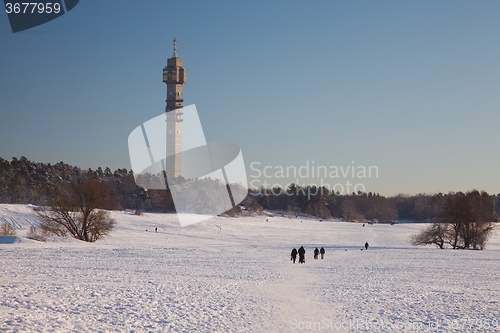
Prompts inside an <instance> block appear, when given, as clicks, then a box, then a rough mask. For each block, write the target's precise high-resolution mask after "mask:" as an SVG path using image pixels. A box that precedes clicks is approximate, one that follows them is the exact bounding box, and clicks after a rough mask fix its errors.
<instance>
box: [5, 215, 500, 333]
mask: <svg viewBox="0 0 500 333" xmlns="http://www.w3.org/2000/svg"><path fill="white" fill-rule="evenodd" d="M112 215H113V217H114V218H115V219H116V221H117V222H118V224H117V227H116V230H115V231H114V232H113V233H112V235H111V236H110V237H108V238H106V239H104V240H102V241H98V242H97V243H94V244H87V243H83V242H80V241H76V240H62V239H52V240H51V241H49V242H45V243H41V242H36V241H31V240H28V239H26V238H24V237H19V238H0V332H4V331H5V332H314V331H316V332H323V331H332V332H371V331H377V332H401V331H405V332H419V331H422V332H423V331H428V332H430V331H433V332H499V331H500V303H499V302H500V235H499V233H497V234H495V235H494V236H493V237H492V238H491V240H490V242H489V243H488V245H487V249H486V250H485V251H453V250H439V249H436V248H433V247H413V246H411V245H410V244H409V241H408V239H409V236H410V235H412V234H414V233H415V232H417V231H418V230H419V229H421V228H422V225H418V224H399V225H392V226H391V225H366V226H365V227H362V226H361V225H360V224H354V223H341V222H319V221H313V220H303V222H301V220H300V219H289V218H283V217H274V218H269V222H266V218H265V217H255V218H239V219H231V218H213V219H210V220H208V221H205V222H202V223H199V224H195V225H191V226H188V227H185V228H181V227H180V226H179V224H178V223H177V221H176V218H175V216H174V215H166V214H147V213H145V214H144V215H143V216H135V215H131V214H129V213H126V212H113V213H112ZM2 219H6V220H8V221H9V222H12V221H14V222H15V223H16V226H17V227H18V228H19V229H18V234H19V235H21V236H23V235H25V234H26V232H27V230H28V229H29V226H30V223H32V222H33V221H34V220H35V217H34V216H33V215H32V213H31V208H30V207H27V206H22V205H0V222H1V221H2ZM155 227H158V233H154V228H155ZM146 229H147V230H148V231H146ZM365 241H368V242H369V243H370V248H369V250H368V251H361V250H360V249H361V247H362V245H363V244H364V243H365ZM300 245H303V246H304V247H305V248H306V251H307V253H306V264H305V265H299V264H295V265H293V264H292V263H291V262H290V257H289V253H290V251H291V249H292V248H293V247H297V248H298V247H299V246H300ZM316 246H318V247H320V246H325V248H326V255H325V259H324V260H313V259H312V252H313V249H314V248H315V247H316ZM487 326H488V327H487ZM493 326H495V327H493Z"/></svg>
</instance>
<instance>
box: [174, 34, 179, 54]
mask: <svg viewBox="0 0 500 333" xmlns="http://www.w3.org/2000/svg"><path fill="white" fill-rule="evenodd" d="M178 55H179V54H178V46H177V39H176V38H174V54H173V56H174V58H177V56H178Z"/></svg>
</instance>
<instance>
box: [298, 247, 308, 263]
mask: <svg viewBox="0 0 500 333" xmlns="http://www.w3.org/2000/svg"><path fill="white" fill-rule="evenodd" d="M298 252H299V264H305V263H306V249H304V247H303V246H301V247H300V248H299V251H298Z"/></svg>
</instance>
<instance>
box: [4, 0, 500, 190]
mask: <svg viewBox="0 0 500 333" xmlns="http://www.w3.org/2000/svg"><path fill="white" fill-rule="evenodd" d="M499 17H500V2H498V1H483V2H480V3H476V2H470V1H439V2H435V1H413V2H396V1H378V2H374V1H343V2H332V1H314V2H305V1H276V2H272V3H270V2H267V1H252V2H234V1H217V2H215V1H214V2H211V1H210V2H209V1H198V2H195V1H190V2H182V1H159V0H156V1H148V2H137V1H119V2H118V1H92V0H86V1H80V3H79V4H78V6H77V7H75V8H74V9H73V10H72V11H71V12H69V13H68V14H66V15H64V16H62V17H61V18H59V19H56V20H54V21H51V22H49V23H47V24H44V25H42V26H39V27H36V28H33V29H30V30H28V31H25V32H20V33H16V34H13V33H12V32H11V30H10V26H9V23H8V19H7V15H6V14H0V43H1V48H0V156H1V157H3V158H6V159H10V158H11V157H14V156H15V157H20V156H26V157H27V158H29V159H31V160H35V161H40V162H51V163H56V162H58V161H61V160H62V161H64V162H66V163H69V164H73V165H78V166H80V167H82V168H88V167H92V168H97V167H98V166H102V167H106V166H109V167H110V168H112V169H116V168H127V169H130V161H129V156H128V148H127V137H128V135H129V133H130V132H131V131H132V130H133V129H134V128H135V127H137V126H138V125H140V124H141V123H143V122H144V121H146V120H149V119H151V118H153V117H155V116H157V115H159V114H161V113H162V112H163V110H164V107H165V90H166V88H165V85H164V84H163V83H162V77H161V75H162V68H163V66H164V65H165V64H166V59H167V58H168V57H170V56H171V54H172V39H173V38H174V37H176V38H177V39H178V40H179V56H180V57H182V58H183V60H184V65H185V67H186V68H187V70H188V82H187V84H186V85H185V86H184V99H185V105H189V104H196V106H197V109H198V112H199V115H200V118H201V121H202V124H203V127H204V131H205V134H206V137H207V140H208V141H229V142H234V143H237V144H239V145H240V146H241V148H242V151H243V156H244V159H245V162H246V164H247V166H249V165H250V163H252V162H258V163H260V164H259V165H260V168H261V169H262V168H263V167H264V166H272V167H273V168H274V167H276V166H296V167H300V166H302V165H305V164H306V163H307V161H309V163H312V161H314V163H315V165H317V166H318V165H323V166H327V167H330V166H344V167H346V166H349V165H356V166H377V167H378V169H379V176H378V178H376V179H373V178H372V179H361V180H360V179H358V180H356V179H355V180H353V181H354V182H358V183H359V182H362V183H363V184H364V185H365V188H366V190H367V191H374V192H380V193H381V194H385V195H394V194H397V193H410V194H414V193H419V192H427V193H433V192H438V191H443V192H447V191H458V190H469V189H473V188H477V189H484V190H487V191H489V192H492V193H498V192H500V173H499V169H500V154H499V142H500V134H499V133H500V131H499V124H500V112H499V111H500V110H499V109H500V93H499V91H500V62H499V60H498V59H500V40H499V39H500V34H499V33H498V32H499V31H500V19H499ZM353 161H354V163H353ZM247 171H248V174H249V176H250V179H253V176H255V175H256V172H253V171H252V170H251V169H250V168H248V169H247ZM278 181H279V182H282V183H283V182H284V183H286V182H289V181H293V180H292V179H271V180H268V182H272V183H275V182H278ZM319 181H320V179H315V178H312V177H311V178H310V179H301V180H299V183H301V184H302V183H311V182H316V183H319ZM337 181H339V182H342V183H345V180H344V179H340V180H338V179H324V183H326V182H329V183H330V184H332V186H333V184H334V183H336V182H337Z"/></svg>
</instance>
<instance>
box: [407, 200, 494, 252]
mask: <svg viewBox="0 0 500 333" xmlns="http://www.w3.org/2000/svg"><path fill="white" fill-rule="evenodd" d="M440 207H441V209H440V212H439V215H438V220H439V222H437V223H433V224H432V225H431V226H429V227H427V228H425V229H424V230H422V231H421V232H420V233H419V234H417V235H415V236H413V237H412V244H413V245H426V244H436V245H437V246H439V247H440V248H444V245H445V244H449V245H450V246H451V247H452V248H454V249H470V248H473V249H481V250H482V249H484V247H485V245H486V242H487V240H488V238H489V237H490V235H491V234H492V233H493V231H494V230H495V224H494V223H493V198H492V197H491V196H490V195H488V193H486V192H481V193H480V192H478V191H470V192H467V193H465V194H464V193H461V192H459V193H449V194H447V195H446V196H444V197H443V198H442V200H441V202H440Z"/></svg>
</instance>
